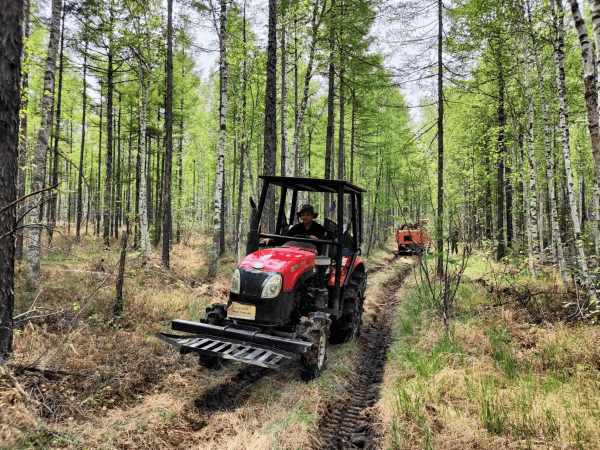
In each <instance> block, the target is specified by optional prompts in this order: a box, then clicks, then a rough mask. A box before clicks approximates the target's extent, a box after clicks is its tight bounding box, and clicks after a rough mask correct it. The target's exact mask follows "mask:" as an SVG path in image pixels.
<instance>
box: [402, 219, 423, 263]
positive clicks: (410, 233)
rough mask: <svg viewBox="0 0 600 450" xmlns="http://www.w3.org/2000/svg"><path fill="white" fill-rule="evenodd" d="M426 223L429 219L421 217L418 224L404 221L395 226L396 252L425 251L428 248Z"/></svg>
mask: <svg viewBox="0 0 600 450" xmlns="http://www.w3.org/2000/svg"><path fill="white" fill-rule="evenodd" d="M427 225H429V219H421V220H419V223H418V224H416V223H415V224H412V223H405V224H404V225H402V226H401V227H400V228H396V244H398V254H400V255H402V254H407V253H408V254H417V255H420V254H421V253H423V252H426V251H427V249H428V248H429V236H427Z"/></svg>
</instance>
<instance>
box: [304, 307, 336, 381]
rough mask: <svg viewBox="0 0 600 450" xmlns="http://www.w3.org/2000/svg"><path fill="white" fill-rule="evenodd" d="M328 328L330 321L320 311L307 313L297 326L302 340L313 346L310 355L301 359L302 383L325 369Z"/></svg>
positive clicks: (315, 376)
mask: <svg viewBox="0 0 600 450" xmlns="http://www.w3.org/2000/svg"><path fill="white" fill-rule="evenodd" d="M330 326H331V319H329V318H328V317H327V314H325V313H324V312H321V311H317V312H311V313H309V314H308V318H307V319H306V320H305V321H304V323H302V324H299V325H298V331H301V336H302V338H303V339H305V340H307V341H308V342H311V343H313V344H315V345H314V348H313V351H312V352H311V353H309V354H307V355H302V357H301V364H302V367H301V368H300V376H301V378H302V379H303V380H304V381H309V380H313V379H315V378H317V377H318V376H319V375H320V374H321V372H322V371H323V368H324V367H325V360H326V359H327V344H328V343H329V328H330Z"/></svg>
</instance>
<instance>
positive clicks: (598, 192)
mask: <svg viewBox="0 0 600 450" xmlns="http://www.w3.org/2000/svg"><path fill="white" fill-rule="evenodd" d="M590 10H591V12H592V24H593V26H594V43H595V44H596V75H597V76H598V77H600V0H593V1H592V2H591V4H590ZM596 86H600V80H597V85H596ZM598 106H599V107H600V90H598ZM594 173H595V175H596V176H595V177H594V201H593V205H594V243H595V251H596V255H600V166H599V163H598V160H597V159H596V158H594Z"/></svg>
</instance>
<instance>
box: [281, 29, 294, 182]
mask: <svg viewBox="0 0 600 450" xmlns="http://www.w3.org/2000/svg"><path fill="white" fill-rule="evenodd" d="M286 64H287V58H286V47H285V25H282V27H281V175H282V176H288V177H289V176H291V175H292V174H293V173H294V167H293V164H294V162H293V161H294V159H293V158H290V157H289V155H288V148H287V111H286V108H287V67H286Z"/></svg>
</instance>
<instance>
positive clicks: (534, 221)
mask: <svg viewBox="0 0 600 450" xmlns="http://www.w3.org/2000/svg"><path fill="white" fill-rule="evenodd" d="M525 91H526V93H527V94H526V95H527V100H528V108H527V132H526V137H527V143H528V148H529V154H528V155H529V156H528V158H527V159H528V163H529V164H528V166H529V188H528V200H529V201H528V202H527V225H528V227H527V235H528V236H529V241H528V242H529V243H530V245H529V270H530V271H531V273H532V275H535V265H536V261H537V260H538V259H539V251H538V249H539V245H538V242H539V236H538V208H537V187H536V180H535V168H536V166H537V165H536V161H535V147H534V137H533V94H532V93H531V89H530V84H529V53H528V52H526V54H525Z"/></svg>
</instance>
